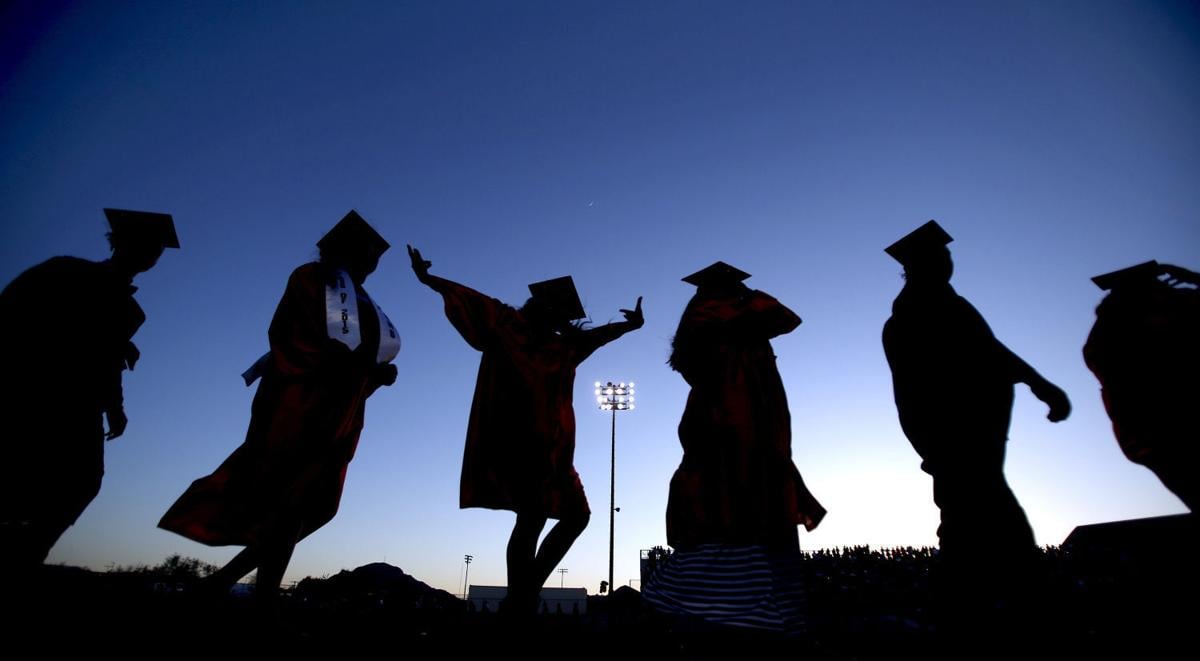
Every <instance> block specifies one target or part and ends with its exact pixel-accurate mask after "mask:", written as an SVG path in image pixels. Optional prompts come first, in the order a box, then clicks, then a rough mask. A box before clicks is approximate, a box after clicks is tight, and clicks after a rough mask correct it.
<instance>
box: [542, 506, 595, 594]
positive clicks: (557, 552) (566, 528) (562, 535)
mask: <svg viewBox="0 0 1200 661" xmlns="http://www.w3.org/2000/svg"><path fill="white" fill-rule="evenodd" d="M591 518H592V515H591V514H590V513H588V512H584V513H582V514H574V515H571V516H565V517H563V518H562V519H560V520H559V522H558V523H556V524H554V527H553V528H551V529H550V532H549V533H547V534H546V539H543V540H542V545H541V546H540V547H539V548H538V551H537V556H536V558H534V562H533V576H532V578H531V580H532V581H533V584H534V585H535V586H537V587H541V586H542V584H544V583H545V582H546V579H548V578H550V573H551V572H553V571H554V568H555V567H557V566H558V563H560V562H562V559H563V557H564V556H566V555H567V551H570V550H571V545H572V544H574V543H575V540H576V539H579V536H580V535H581V534H583V531H584V530H585V529H586V528H587V525H588V521H589V520H590V519H591Z"/></svg>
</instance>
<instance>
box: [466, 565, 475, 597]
mask: <svg viewBox="0 0 1200 661" xmlns="http://www.w3.org/2000/svg"><path fill="white" fill-rule="evenodd" d="M474 559H475V556H473V555H469V554H468V555H464V556H463V562H465V563H467V570H466V572H464V573H463V599H466V598H467V586H468V585H470V584H471V580H470V579H471V561H472V560H474Z"/></svg>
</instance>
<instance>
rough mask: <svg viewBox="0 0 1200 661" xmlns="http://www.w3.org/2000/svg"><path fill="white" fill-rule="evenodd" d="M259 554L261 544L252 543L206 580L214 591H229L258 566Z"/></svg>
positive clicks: (221, 592) (222, 592)
mask: <svg viewBox="0 0 1200 661" xmlns="http://www.w3.org/2000/svg"><path fill="white" fill-rule="evenodd" d="M259 555H260V553H259V546H258V545H257V544H251V545H250V546H247V547H246V548H244V549H242V551H241V552H240V553H238V554H237V555H235V556H233V559H232V560H230V561H229V562H227V563H225V566H224V567H221V568H220V569H218V570H217V571H215V572H213V573H212V574H211V575H210V576H209V577H208V578H207V579H206V581H205V582H206V583H207V585H208V587H209V588H210V589H211V590H212V591H214V592H217V593H220V594H224V593H226V592H229V590H230V588H232V587H233V586H234V584H235V583H237V582H238V581H240V580H242V577H243V576H245V575H246V574H249V573H250V572H252V571H254V569H255V568H256V567H258V559H259Z"/></svg>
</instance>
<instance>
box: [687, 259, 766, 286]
mask: <svg viewBox="0 0 1200 661" xmlns="http://www.w3.org/2000/svg"><path fill="white" fill-rule="evenodd" d="M749 277H750V274H749V273H746V272H745V271H743V270H741V269H739V268H735V267H733V266H730V265H728V264H726V263H725V262H714V263H713V264H712V265H710V266H706V267H704V268H702V269H700V270H699V271H696V272H695V273H693V274H691V275H689V276H687V277H686V278H683V281H684V282H686V283H688V284H689V285H696V286H697V287H721V286H728V285H733V284H737V283H739V282H741V281H743V280H745V279H746V278H749Z"/></svg>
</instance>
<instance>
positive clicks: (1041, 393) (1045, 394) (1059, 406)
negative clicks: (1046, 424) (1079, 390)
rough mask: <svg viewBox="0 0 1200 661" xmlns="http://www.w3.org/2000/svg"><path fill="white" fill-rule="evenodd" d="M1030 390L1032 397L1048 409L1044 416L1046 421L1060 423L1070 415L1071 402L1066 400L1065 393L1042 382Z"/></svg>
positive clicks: (1048, 383)
mask: <svg viewBox="0 0 1200 661" xmlns="http://www.w3.org/2000/svg"><path fill="white" fill-rule="evenodd" d="M1030 389H1031V390H1032V391H1033V396H1034V397H1037V398H1038V399H1040V400H1042V401H1043V402H1045V403H1046V405H1047V406H1049V407H1050V412H1049V413H1047V414H1046V419H1047V420H1049V421H1050V422H1062V421H1063V420H1066V419H1067V416H1069V415H1071V400H1069V399H1067V393H1065V392H1063V390H1062V388H1059V387H1058V386H1056V385H1054V384H1053V383H1050V382H1049V381H1043V382H1042V383H1039V384H1037V385H1036V386H1034V387H1031V388H1030Z"/></svg>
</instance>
